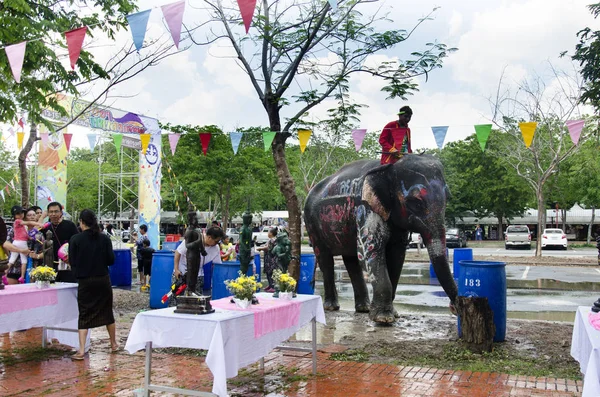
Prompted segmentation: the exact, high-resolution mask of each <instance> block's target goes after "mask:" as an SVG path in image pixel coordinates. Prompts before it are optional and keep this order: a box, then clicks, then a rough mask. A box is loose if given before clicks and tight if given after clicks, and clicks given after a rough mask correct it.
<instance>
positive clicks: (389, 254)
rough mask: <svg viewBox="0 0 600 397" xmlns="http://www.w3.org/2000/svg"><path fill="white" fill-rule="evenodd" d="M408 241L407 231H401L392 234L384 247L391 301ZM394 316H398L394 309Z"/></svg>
mask: <svg viewBox="0 0 600 397" xmlns="http://www.w3.org/2000/svg"><path fill="white" fill-rule="evenodd" d="M407 243H408V233H407V232H401V233H395V234H393V235H392V238H391V239H390V241H389V242H388V244H387V246H386V249H385V257H386V261H387V269H388V274H389V275H390V282H391V284H392V301H393V300H394V298H395V297H396V289H397V288H398V280H400V274H401V273H402V267H403V266H404V258H405V257H406V244H407ZM394 317H396V318H398V317H400V314H399V313H398V311H397V310H396V309H394Z"/></svg>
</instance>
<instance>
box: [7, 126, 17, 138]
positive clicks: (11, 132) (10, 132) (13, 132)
mask: <svg viewBox="0 0 600 397" xmlns="http://www.w3.org/2000/svg"><path fill="white" fill-rule="evenodd" d="M8 135H9V136H14V135H15V130H14V129H13V128H12V127H9V128H8Z"/></svg>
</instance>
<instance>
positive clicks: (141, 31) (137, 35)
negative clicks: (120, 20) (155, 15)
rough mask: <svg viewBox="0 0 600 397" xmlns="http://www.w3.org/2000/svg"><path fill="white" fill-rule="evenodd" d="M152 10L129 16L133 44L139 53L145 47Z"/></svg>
mask: <svg viewBox="0 0 600 397" xmlns="http://www.w3.org/2000/svg"><path fill="white" fill-rule="evenodd" d="M151 11H152V9H149V10H145V11H141V12H136V13H135V14H131V15H127V22H128V23H129V29H131V36H132V37H133V44H135V49H136V50H138V52H139V51H140V50H141V49H142V47H143V46H144V37H146V28H147V27H148V18H150V12H151Z"/></svg>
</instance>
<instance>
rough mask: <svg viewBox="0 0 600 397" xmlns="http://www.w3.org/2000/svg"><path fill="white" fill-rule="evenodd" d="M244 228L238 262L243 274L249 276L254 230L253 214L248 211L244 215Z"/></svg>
mask: <svg viewBox="0 0 600 397" xmlns="http://www.w3.org/2000/svg"><path fill="white" fill-rule="evenodd" d="M242 220H243V221H244V226H243V227H242V231H241V232H240V252H239V253H238V260H239V261H240V270H241V272H242V274H248V266H250V261H251V259H252V258H251V253H252V229H250V224H251V223H252V214H251V213H250V211H248V210H246V212H244V215H242Z"/></svg>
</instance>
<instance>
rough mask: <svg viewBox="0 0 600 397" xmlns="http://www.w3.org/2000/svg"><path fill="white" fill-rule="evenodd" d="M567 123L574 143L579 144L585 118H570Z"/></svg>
mask: <svg viewBox="0 0 600 397" xmlns="http://www.w3.org/2000/svg"><path fill="white" fill-rule="evenodd" d="M566 124H567V129H568V130H569V135H571V140H572V141H573V144H574V145H577V143H578V142H579V137H580V136H581V130H583V125H584V124H585V120H568V121H567V122H566Z"/></svg>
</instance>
